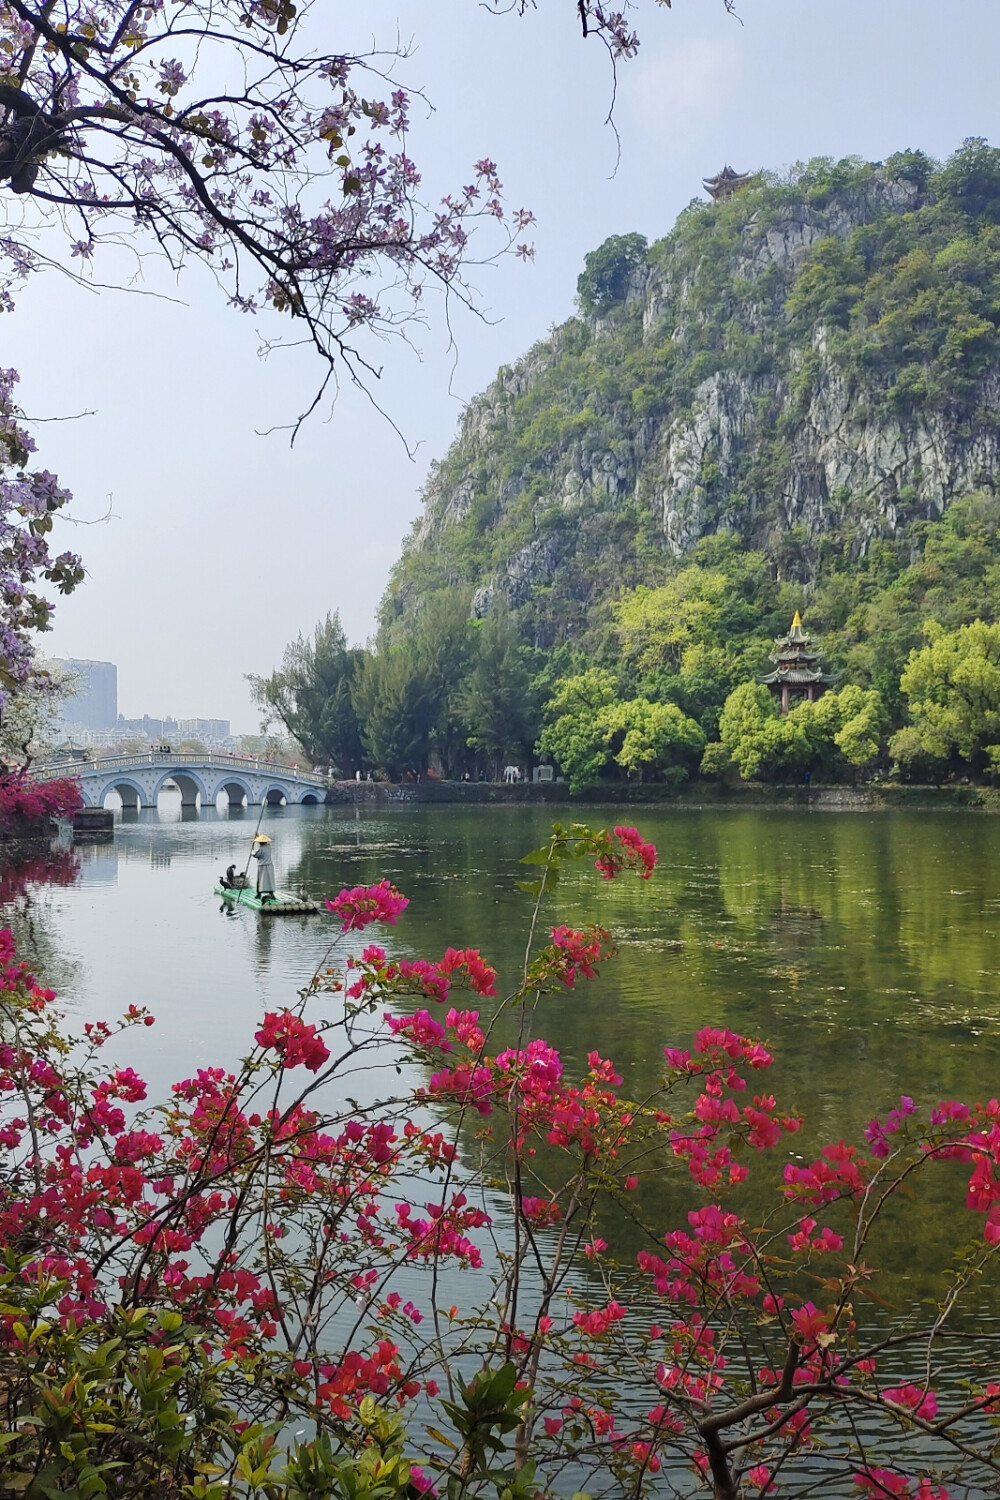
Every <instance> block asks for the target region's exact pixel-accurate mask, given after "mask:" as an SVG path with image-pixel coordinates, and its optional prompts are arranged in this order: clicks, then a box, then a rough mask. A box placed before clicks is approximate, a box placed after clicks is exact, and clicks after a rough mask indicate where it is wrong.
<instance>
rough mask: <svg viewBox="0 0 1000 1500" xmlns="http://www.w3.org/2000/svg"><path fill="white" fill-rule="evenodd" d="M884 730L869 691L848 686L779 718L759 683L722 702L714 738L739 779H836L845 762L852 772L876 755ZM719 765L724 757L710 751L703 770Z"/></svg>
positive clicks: (774, 703)
mask: <svg viewBox="0 0 1000 1500" xmlns="http://www.w3.org/2000/svg"><path fill="white" fill-rule="evenodd" d="M885 725H886V715H885V709H884V707H883V704H882V699H881V697H880V696H879V694H878V693H877V692H876V691H875V690H874V688H868V689H864V688H860V687H858V686H856V685H855V684H853V683H850V684H848V685H847V686H846V687H843V688H841V689H840V691H839V692H829V693H824V694H823V696H822V697H821V698H818V699H816V701H815V702H813V703H810V702H808V701H807V700H804V701H803V702H801V703H797V704H796V705H795V707H794V708H793V709H792V710H791V711H790V712H789V713H787V714H782V713H781V712H780V711H779V709H778V704H777V700H776V699H775V698H774V696H773V695H772V694H771V693H770V692H769V691H768V689H767V688H766V687H765V686H764V685H763V684H762V683H754V682H745V683H743V684H742V686H740V687H738V688H737V689H736V690H735V692H733V693H731V694H730V695H729V697H728V698H727V699H726V705H725V707H724V708H723V710H722V715H721V718H720V720H719V737H720V741H721V744H722V746H723V749H724V751H725V753H726V756H728V758H729V759H730V760H731V761H732V763H733V764H734V765H736V766H737V767H738V768H739V772H740V775H741V776H743V777H744V779H745V780H747V781H754V780H757V779H760V778H766V777H774V776H779V775H781V774H782V773H789V772H801V771H805V770H810V771H811V770H825V771H828V772H832V773H833V774H837V773H838V772H840V771H842V769H843V765H844V762H845V761H846V763H847V764H848V765H850V766H851V767H852V768H853V769H857V768H858V767H860V766H863V765H865V764H867V763H868V762H869V761H871V760H873V759H874V758H875V756H876V755H878V753H879V750H880V748H881V743H882V735H883V733H884V730H885ZM724 765H725V756H720V755H719V754H718V752H713V754H712V755H711V756H709V757H708V762H707V764H706V771H708V772H711V773H716V774H717V773H718V772H719V771H720V770H722V769H724Z"/></svg>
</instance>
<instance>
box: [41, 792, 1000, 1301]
mask: <svg viewBox="0 0 1000 1500" xmlns="http://www.w3.org/2000/svg"><path fill="white" fill-rule="evenodd" d="M164 801H166V799H164ZM551 816H552V814H551V812H549V811H542V810H537V811H536V810H534V809H531V808H524V807H502V808H482V807H477V808H472V809H465V808H459V807H433V808H373V809H371V810H367V809H360V808H359V809H354V808H350V809H339V808H338V809H333V808H331V809H327V808H317V809H282V810H276V811H274V812H273V813H271V812H269V813H268V814H267V827H268V831H269V832H270V833H272V835H273V836H274V839H275V851H276V865H277V873H278V878H279V883H280V884H281V885H283V886H285V885H290V886H293V887H300V888H302V889H303V890H304V891H305V892H307V893H308V894H310V895H313V896H322V895H324V894H328V893H330V892H335V891H336V890H338V889H339V888H340V887H341V886H343V885H353V884H356V883H358V882H361V881H365V882H367V881H371V880H375V879H379V878H382V877H384V876H385V877H388V878H389V879H391V880H392V881H393V882H394V883H395V884H396V885H398V886H399V888H400V889H401V890H403V891H404V892H405V893H406V894H407V895H408V896H409V897H410V902H411V904H410V907H409V909H408V910H407V911H406V913H405V914H404V915H403V917H402V918H401V920H400V922H399V925H398V926H397V927H396V928H395V929H391V928H390V929H387V933H386V936H385V938H384V939H383V938H381V937H380V939H379V940H380V941H383V940H384V941H385V943H386V946H387V947H388V948H389V950H390V952H392V953H393V954H396V955H400V956H409V957H413V956H428V957H431V958H433V957H437V956H440V954H441V953H442V951H443V950H444V948H445V946H447V945H448V944H453V945H455V946H466V945H472V946H476V947H479V948H481V949H482V950H483V952H484V954H485V955H486V956H487V957H488V958H490V959H491V960H492V961H493V962H495V963H496V965H497V967H498V968H499V970H500V974H501V981H502V982H506V984H507V985H509V984H511V983H512V981H513V978H514V975H515V974H516V971H517V968H518V965H519V961H520V957H521V953H522V949H523V941H524V931H525V925H526V921H527V918H528V913H529V902H528V899H527V898H526V897H525V896H523V895H522V894H521V893H519V892H518V891H517V888H516V882H517V881H518V879H521V878H523V877H524V876H525V874H526V873H529V872H526V871H525V870H524V869H523V868H522V867H520V866H519V865H518V859H519V856H520V855H521V854H522V853H523V852H524V851H526V850H527V849H529V848H531V847H533V846H535V845H538V844H540V843H541V842H542V841H543V840H544V837H545V835H546V832H547V830H548V827H549V824H550V821H551ZM574 816H581V817H582V816H586V813H584V812H579V813H575V814H574ZM614 816H615V815H614V813H613V812H610V813H609V811H608V810H607V809H606V808H602V809H599V810H594V813H593V816H592V820H593V821H594V822H595V823H597V822H602V821H603V822H611V821H614ZM628 820H629V821H637V822H638V823H639V826H640V828H641V829H642V831H643V833H644V834H646V836H647V837H650V838H652V839H653V840H654V842H655V843H656V844H657V845H658V847H659V850H660V864H659V867H658V869H657V871H656V874H655V876H654V878H653V879H652V880H651V881H649V882H648V883H642V882H639V881H635V880H624V879H622V880H619V881H616V882H614V883H613V884H608V883H606V882H603V881H601V880H600V879H599V878H597V876H596V875H595V874H594V872H593V871H592V870H589V871H588V870H587V869H585V868H580V869H577V870H574V871H573V872H572V873H571V874H570V875H569V877H568V878H567V879H566V881H565V883H564V885H562V886H561V887H560V890H559V899H558V901H557V902H554V903H553V904H552V905H551V907H550V908H549V909H547V912H546V918H547V920H548V921H549V923H550V924H551V923H554V922H556V921H566V922H570V923H579V922H582V921H584V920H586V919H588V918H589V919H594V920H598V921H601V922H603V923H605V924H606V925H607V926H609V927H611V928H612V929H613V930H614V931H615V933H616V934H617V936H618V938H619V941H620V945H621V951H620V955H619V957H618V958H617V959H616V960H615V961H614V962H612V963H609V964H608V965H607V966H606V969H605V971H604V972H603V973H602V974H601V976H600V978H599V979H597V980H595V981H592V982H589V983H587V982H581V983H580V984H578V986H577V988H576V989H575V990H572V991H566V992H564V993H562V994H560V995H558V996H555V997H551V998H546V999H545V1000H544V1002H543V1004H542V1005H541V1007H540V1009H539V1012H538V1014H537V1015H536V1016H535V1018H534V1021H533V1026H534V1032H535V1034H536V1035H543V1036H545V1037H546V1038H547V1039H548V1040H549V1041H551V1042H552V1043H553V1044H554V1045H555V1046H557V1047H558V1048H559V1049H560V1051H561V1052H562V1054H563V1056H564V1060H565V1063H566V1069H567V1073H568V1074H570V1075H572V1074H573V1073H574V1071H577V1070H578V1069H580V1068H582V1067H585V1060H586V1054H587V1052H588V1051H590V1050H592V1049H596V1050H598V1051H599V1052H600V1053H601V1054H602V1056H604V1057H611V1058H613V1059H614V1061H615V1063H616V1064H617V1066H618V1069H619V1071H620V1072H621V1073H622V1074H623V1075H624V1078H625V1085H624V1087H625V1089H626V1090H628V1091H629V1092H630V1093H632V1094H633V1095H634V1096H635V1097H641V1096H642V1095H643V1094H644V1093H645V1092H646V1091H647V1090H648V1089H650V1088H651V1087H652V1086H653V1085H654V1084H655V1079H656V1076H657V1073H658V1070H659V1064H660V1060H661V1058H662V1049H663V1047H664V1046H665V1045H678V1044H679V1045H685V1044H687V1043H688V1042H689V1040H690V1036H691V1033H692V1032H693V1031H694V1030H695V1029H696V1028H698V1027H699V1026H702V1025H705V1024H706V1023H714V1024H720V1025H727V1026H729V1027H731V1028H732V1029H733V1030H737V1031H740V1032H744V1033H751V1034H753V1035H755V1036H759V1037H761V1038H763V1039H764V1040H765V1041H766V1042H767V1044H768V1045H769V1047H770V1048H771V1050H772V1051H773V1052H774V1054H775V1059H776V1061H775V1065H774V1067H773V1068H772V1069H771V1071H770V1074H769V1075H768V1076H767V1079H766V1087H767V1088H768V1089H769V1090H771V1091H773V1092H774V1093H775V1094H776V1095H777V1096H778V1099H779V1102H780V1103H781V1104H782V1105H787V1106H789V1107H792V1106H794V1107H797V1108H798V1109H800V1110H801V1111H802V1113H803V1114H805V1115H806V1117H807V1120H808V1126H807V1129H806V1130H805V1131H803V1133H802V1134H801V1135H800V1136H797V1137H795V1138H793V1139H792V1140H790V1141H789V1143H788V1147H787V1151H785V1150H784V1148H783V1151H782V1161H783V1160H785V1159H787V1156H788V1155H792V1156H794V1155H796V1154H800V1155H801V1154H807V1153H808V1152H809V1150H810V1148H811V1147H813V1146H815V1145H817V1144H819V1143H820V1142H821V1141H822V1140H829V1139H837V1138H839V1137H841V1136H845V1137H847V1138H849V1139H850V1138H852V1137H853V1138H857V1137H858V1136H859V1135H860V1132H861V1131H862V1129H863V1127H864V1125H865V1123H866V1121H867V1120H868V1119H869V1118H870V1117H871V1116H872V1115H873V1114H875V1113H880V1114H884V1113H885V1112H886V1111H887V1110H888V1109H889V1108H890V1107H891V1106H892V1105H893V1104H894V1103H895V1102H896V1101H897V1100H898V1097H899V1095H900V1094H901V1093H907V1094H910V1095H912V1096H913V1097H914V1098H915V1099H916V1100H917V1101H918V1102H922V1103H926V1104H930V1103H933V1102H935V1101H936V1100H937V1099H940V1098H942V1097H953V1096H955V1097H961V1098H967V1099H968V1098H980V1097H990V1096H992V1095H995V1094H997V1093H998V1092H1000V1066H998V1062H1000V1024H998V1023H1000V820H997V819H994V818H991V817H987V816H982V815H976V814H972V813H968V814H963V813H947V814H934V813H920V814H911V813H905V812H891V813H884V814H869V815H856V814H809V813H804V812H710V811H676V812H674V811H671V812H662V811H651V812H649V813H641V812H640V815H639V816H636V815H635V813H634V812H633V814H632V815H631V816H630V817H629V819H628ZM255 822H256V817H255V816H254V817H248V816H247V815H245V814H244V815H243V816H242V817H240V816H239V815H236V816H229V817H227V816H225V815H221V814H216V813H214V812H210V813H208V814H199V815H196V816H195V817H194V818H185V819H182V818H181V816H180V813H179V810H174V812H173V814H171V811H170V808H169V806H164V807H163V809H162V810H161V813H160V814H159V816H156V815H153V816H152V817H150V816H149V815H146V814H144V815H141V817H140V819H139V820H137V821H133V822H128V823H124V824H121V825H119V827H118V829H117V831H116V842H115V844H114V846H112V847H104V848H93V849H88V850H85V851H83V856H82V867H81V878H80V880H79V881H78V882H77V883H76V884H75V885H73V886H70V887H67V888H58V889H50V890H48V891H43V892H39V893H38V894H37V896H36V898H35V902H34V906H33V908H32V910H31V913H30V931H29V927H28V924H25V923H24V922H22V924H21V926H22V930H23V931H24V932H25V940H26V941H27V942H29V943H30V944H33V945H34V948H35V949H36V951H37V952H38V956H39V961H40V963H41V964H42V966H43V968H45V969H46V970H47V971H48V974H49V977H51V980H52V982H54V983H55V984H57V985H58V986H59V988H60V989H61V991H62V993H63V995H64V996H65V998H66V1000H67V1002H68V1004H69V1005H70V1007H71V1009H72V1011H73V1013H74V1020H75V1021H76V1022H80V1021H83V1020H90V1019H96V1018H99V1017H108V1016H114V1015H115V1014H117V1013H119V1012H120V1011H121V1010H123V1009H124V1008H125V1006H127V1005H128V1004H129V1003H131V1002H133V1001H134V1002H139V1003H142V1004H147V1005H149V1006H150V1007H151V1009H152V1010H153V1012H154V1014H155V1015H156V1016H157V1025H156V1027H155V1028H154V1029H153V1030H152V1031H142V1032H139V1033H130V1034H129V1035H128V1036H127V1037H126V1038H123V1039H122V1040H121V1042H120V1043H119V1044H118V1049H117V1050H118V1052H119V1053H120V1054H121V1059H122V1061H127V1062H131V1063H133V1064H134V1065H135V1066H137V1067H138V1068H140V1070H143V1071H144V1072H145V1074H146V1076H147V1077H148V1078H149V1080H150V1083H151V1095H152V1096H153V1097H156V1095H157V1093H158V1092H160V1091H161V1090H162V1089H163V1088H165V1087H166V1086H167V1085H169V1083H171V1082H172V1081H174V1080H175V1079H177V1078H181V1077H186V1076H189V1075H190V1073H191V1072H192V1070H193V1069H194V1068H196V1067H199V1066H206V1065H210V1064H218V1063H229V1064H231V1063H233V1062H234V1061H235V1060H236V1059H237V1058H238V1057H240V1056H241V1055H243V1053H244V1052H245V1051H246V1050H248V1048H249V1045H250V1039H251V1036H252V1032H253V1030H254V1027H255V1023H256V1022H257V1020H258V1018H259V1017H260V1016H261V1014H262V1013H263V1011H264V1009H265V1008H273V1007H275V1006H280V1005H283V1004H284V1003H286V1002H288V1001H290V1000H291V999H293V997H294V994H295V991H296V989H297V988H298V987H299V986H300V985H302V984H303V983H304V982H305V981H306V980H307V979H308V977H309V975H310V974H311V972H312V971H313V968H314V967H315V965H316V964H317V963H318V962H319V961H320V959H321V958H322V956H323V953H324V951H325V949H326V946H327V943H328V941H329V939H330V937H331V936H332V935H333V933H334V932H335V931H336V927H335V924H334V923H332V921H330V920H329V919H328V918H326V917H325V916H324V917H321V918H311V919H310V918H306V919H296V918H283V919H281V920H280V921H279V920H277V919H263V918H261V917H259V916H258V915H257V914H256V913H253V912H249V911H239V912H237V913H233V912H232V911H224V910H220V902H219V900H218V899H217V898H216V897H214V896H213V895H212V884H213V881H214V878H215V876H216V874H217V872H218V871H219V870H221V869H222V868H224V867H225V865H227V864H228V863H230V862H232V861H235V862H236V863H237V864H238V865H242V863H243V862H244V859H245V857H246V850H247V847H248V839H249V836H250V834H252V832H253V828H254V825H255ZM501 988H502V986H501ZM489 1004H490V1002H483V1009H484V1010H486V1009H487V1008H488V1006H489ZM510 1034H511V1033H509V1032H507V1033H506V1034H505V1035H504V1036H502V1037H501V1038H500V1039H499V1040H504V1039H509V1037H510ZM780 1165H781V1163H780V1162H778V1161H775V1162H774V1163H773V1167H768V1168H765V1169H763V1170H764V1175H765V1178H766V1177H767V1175H768V1174H769V1173H771V1172H772V1171H774V1172H776V1171H777V1170H779V1169H780ZM678 1195H679V1196H678ZM646 1197H647V1207H648V1209H649V1211H650V1213H651V1214H652V1215H653V1216H654V1217H655V1218H656V1219H657V1220H659V1221H660V1222H661V1223H666V1222H667V1221H669V1220H672V1221H673V1222H674V1223H676V1222H677V1214H678V1213H680V1212H681V1211H682V1210H683V1207H684V1204H685V1203H686V1202H687V1201H688V1200H689V1198H690V1187H689V1185H686V1184H685V1183H683V1182H681V1183H678V1185H677V1186H676V1187H668V1186H666V1185H664V1186H662V1187H661V1186H660V1185H657V1184H654V1185H653V1187H652V1188H650V1189H648V1190H647V1193H646ZM959 1202H960V1198H959V1199H956V1197H955V1194H954V1192H949V1191H947V1190H946V1189H945V1188H944V1187H943V1186H941V1187H938V1188H935V1191H934V1194H933V1195H932V1198H931V1205H932V1208H933V1212H932V1213H931V1214H929V1215H928V1216H927V1218H926V1220H925V1222H924V1223H923V1225H922V1227H921V1254H920V1257H919V1259H920V1260H921V1261H922V1262H925V1263H927V1264H930V1263H931V1262H934V1261H937V1260H939V1257H940V1255H941V1254H943V1253H944V1251H945V1248H946V1245H947V1241H948V1234H949V1232H950V1230H949V1214H950V1213H951V1210H952V1209H953V1208H955V1207H957V1206H958V1203H959ZM612 1228H613V1231H614V1233H615V1237H616V1239H618V1240H619V1241H620V1248H621V1249H622V1250H623V1251H625V1250H628V1249H631V1248H632V1247H633V1243H634V1238H635V1236H634V1233H633V1231H632V1230H630V1229H629V1228H628V1227H626V1226H617V1227H615V1226H612ZM909 1254H910V1247H909V1244H908V1242H907V1243H900V1245H899V1246H898V1247H897V1254H896V1256H895V1259H896V1260H897V1261H898V1264H897V1266H896V1270H897V1271H898V1272H899V1274H908V1272H907V1270H906V1266H905V1261H906V1260H907V1258H908V1256H909Z"/></svg>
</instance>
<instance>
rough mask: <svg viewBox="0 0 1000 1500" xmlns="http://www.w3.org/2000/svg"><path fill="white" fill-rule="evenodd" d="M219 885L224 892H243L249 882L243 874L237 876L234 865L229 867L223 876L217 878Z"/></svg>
mask: <svg viewBox="0 0 1000 1500" xmlns="http://www.w3.org/2000/svg"><path fill="white" fill-rule="evenodd" d="M219 884H220V885H221V886H222V889H223V890H224V891H245V890H246V889H247V888H248V886H249V884H250V882H249V880H248V879H247V878H246V876H245V875H244V874H242V873H241V874H239V875H237V873H236V866H235V865H230V866H229V868H228V870H227V871H226V873H225V875H220V876H219Z"/></svg>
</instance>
